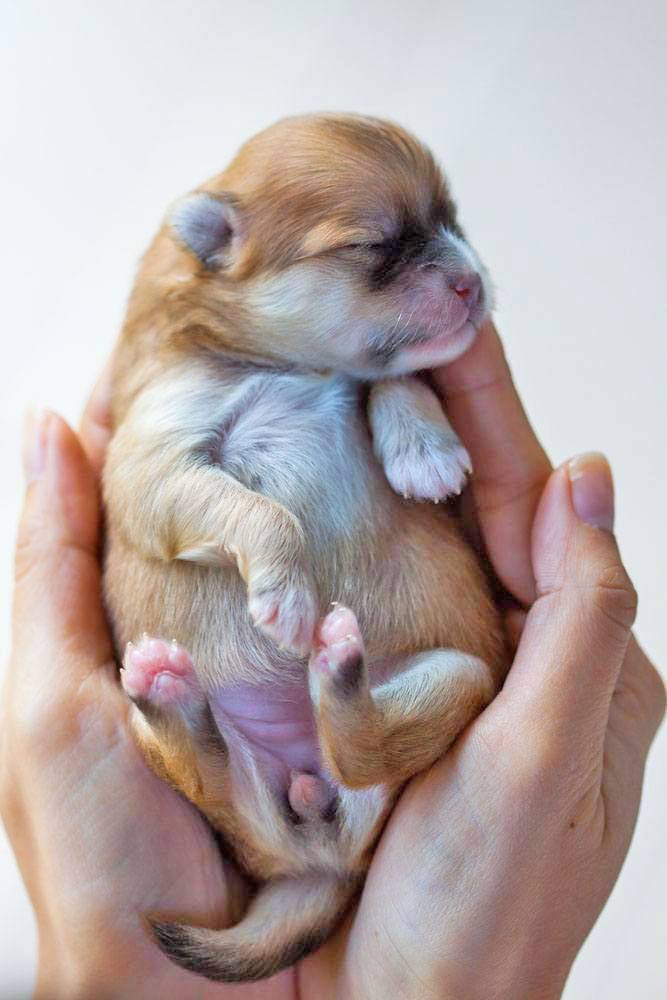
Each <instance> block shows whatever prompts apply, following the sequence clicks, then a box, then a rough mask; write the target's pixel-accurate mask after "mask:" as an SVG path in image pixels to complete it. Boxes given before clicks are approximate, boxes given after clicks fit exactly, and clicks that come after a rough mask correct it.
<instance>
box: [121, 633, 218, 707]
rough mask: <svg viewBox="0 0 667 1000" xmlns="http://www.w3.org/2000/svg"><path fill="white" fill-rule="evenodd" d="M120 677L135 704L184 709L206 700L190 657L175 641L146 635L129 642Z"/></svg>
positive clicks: (201, 703)
mask: <svg viewBox="0 0 667 1000" xmlns="http://www.w3.org/2000/svg"><path fill="white" fill-rule="evenodd" d="M120 677H121V683H122V685H123V688H124V690H125V692H126V694H127V695H128V697H129V698H131V699H132V701H134V702H137V703H138V704H139V705H141V704H142V703H143V704H144V705H150V706H152V707H155V708H161V709H163V710H169V709H171V708H176V709H179V710H184V711H186V712H188V711H191V710H196V709H200V708H202V707H203V705H204V704H205V702H206V698H205V696H204V692H203V691H202V689H201V687H200V685H199V681H198V680H197V676H196V674H195V669H194V665H193V663H192V658H191V657H190V654H189V653H188V651H187V650H186V649H184V648H183V646H179V645H178V643H176V642H165V641H164V640H163V639H154V638H151V637H150V636H147V635H145V636H144V637H143V638H142V640H141V641H140V642H139V643H137V644H136V645H135V644H134V643H132V642H129V643H128V644H127V648H126V650H125V656H124V658H123V666H122V668H121V672H120Z"/></svg>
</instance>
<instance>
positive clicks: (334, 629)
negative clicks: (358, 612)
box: [310, 604, 364, 694]
mask: <svg viewBox="0 0 667 1000" xmlns="http://www.w3.org/2000/svg"><path fill="white" fill-rule="evenodd" d="M363 663H364V644H363V640H362V638H361V632H360V630H359V624H358V622H357V619H356V616H355V614H354V613H353V612H352V611H350V609H349V608H346V607H343V605H340V604H337V605H335V607H334V609H333V611H330V612H329V614H328V615H327V616H326V617H325V618H323V619H322V621H321V622H320V624H319V625H318V627H317V630H316V633H315V649H314V652H313V656H312V659H311V662H310V669H311V672H312V674H314V675H315V676H318V675H319V680H320V682H322V681H325V680H329V681H331V682H333V683H334V685H335V686H336V687H337V688H339V689H340V692H341V693H343V692H347V693H350V694H351V693H352V692H353V690H356V689H357V688H358V687H359V685H360V684H361V683H362V680H363Z"/></svg>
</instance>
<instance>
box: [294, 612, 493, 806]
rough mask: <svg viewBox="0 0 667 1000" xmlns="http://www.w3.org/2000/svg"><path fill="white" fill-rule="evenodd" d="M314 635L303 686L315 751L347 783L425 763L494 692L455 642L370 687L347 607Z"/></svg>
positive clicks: (385, 777) (373, 781) (400, 773)
mask: <svg viewBox="0 0 667 1000" xmlns="http://www.w3.org/2000/svg"><path fill="white" fill-rule="evenodd" d="M317 640H318V648H316V650H315V651H314V653H313V656H312V658H311V662H310V690H311V697H312V700H313V704H314V706H315V712H316V718H317V726H318V734H319V738H320V745H321V748H322V754H323V757H324V761H325V764H326V766H327V767H328V769H329V770H330V772H331V773H332V775H333V776H334V777H335V778H336V779H337V780H339V781H341V782H342V783H343V784H344V785H347V786H348V787H351V788H363V787H367V786H369V785H377V784H385V783H388V784H397V783H400V782H402V781H405V780H406V779H407V778H409V777H411V776H412V775H413V774H416V773H417V772H418V771H421V770H423V769H424V768H426V767H428V766H429V765H430V764H432V763H433V762H434V761H435V760H437V758H438V757H440V756H441V755H442V754H443V753H444V752H445V750H446V749H447V748H448V747H449V745H450V744H451V743H452V742H453V741H454V739H455V738H456V737H457V736H458V734H459V733H460V732H461V730H462V729H463V728H464V727H465V726H466V725H467V724H468V722H470V721H471V719H473V718H474V717H475V716H476V715H477V714H478V713H479V712H480V711H481V710H482V709H483V708H484V706H485V705H486V704H488V702H489V701H490V700H491V698H492V697H493V694H494V682H493V678H492V676H491V672H490V670H489V669H488V667H487V666H486V664H485V663H483V662H482V661H481V660H480V659H478V658H477V657H475V656H472V655H469V654H466V653H462V652H459V651H458V650H455V649H434V650H429V651H428V652H425V653H420V654H418V655H416V656H413V657H411V658H410V660H409V661H408V662H407V663H406V665H405V670H404V672H403V673H401V674H399V675H398V676H396V677H394V678H393V679H392V680H390V681H389V682H388V683H386V684H381V685H380V686H378V687H376V688H373V689H372V690H371V688H370V687H369V682H368V674H367V671H366V666H365V663H364V651H363V643H362V639H361V635H360V632H359V627H358V625H357V620H356V618H355V616H354V615H353V613H352V612H351V611H349V610H348V609H347V608H343V607H337V608H336V609H334V611H332V612H331V613H330V614H329V615H327V617H326V618H325V619H324V620H323V622H322V623H321V625H320V626H319V629H318V633H317Z"/></svg>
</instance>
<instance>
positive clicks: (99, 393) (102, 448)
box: [79, 358, 113, 476]
mask: <svg viewBox="0 0 667 1000" xmlns="http://www.w3.org/2000/svg"><path fill="white" fill-rule="evenodd" d="M112 367H113V360H112V359H111V358H110V359H109V361H107V363H106V365H105V366H104V368H103V369H102V371H101V373H100V376H99V378H98V379H97V382H96V383H95V385H94V387H93V391H92V392H91V394H90V397H89V398H88V402H87V403H86V407H85V409H84V411H83V416H82V417H81V425H80V428H79V437H80V439H81V443H82V445H83V449H84V451H85V453H86V455H87V456H88V461H89V462H90V465H91V467H92V469H93V470H94V472H95V473H96V474H97V475H98V476H99V475H100V473H101V472H102V466H103V464H104V456H105V454H106V450H107V446H108V444H109V441H110V439H111V371H112Z"/></svg>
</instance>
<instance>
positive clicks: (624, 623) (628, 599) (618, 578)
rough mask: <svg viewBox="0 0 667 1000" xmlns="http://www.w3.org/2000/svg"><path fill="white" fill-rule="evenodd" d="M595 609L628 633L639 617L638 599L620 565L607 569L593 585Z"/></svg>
mask: <svg viewBox="0 0 667 1000" xmlns="http://www.w3.org/2000/svg"><path fill="white" fill-rule="evenodd" d="M593 601H594V604H595V607H596V608H597V609H598V610H599V611H601V612H602V614H603V615H604V616H605V617H606V618H607V619H608V620H609V621H610V622H612V624H614V625H615V626H618V627H619V628H621V629H622V630H623V631H624V632H627V631H628V630H629V629H630V628H632V625H633V623H634V621H635V618H636V617H637V604H638V597H637V591H636V590H635V588H634V586H633V585H632V582H631V580H630V578H629V576H628V574H627V573H626V571H625V569H624V568H623V566H621V564H620V563H615V564H613V565H611V566H607V567H605V568H604V569H603V570H602V571H601V572H599V573H598V575H597V577H596V580H595V583H594V585H593Z"/></svg>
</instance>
